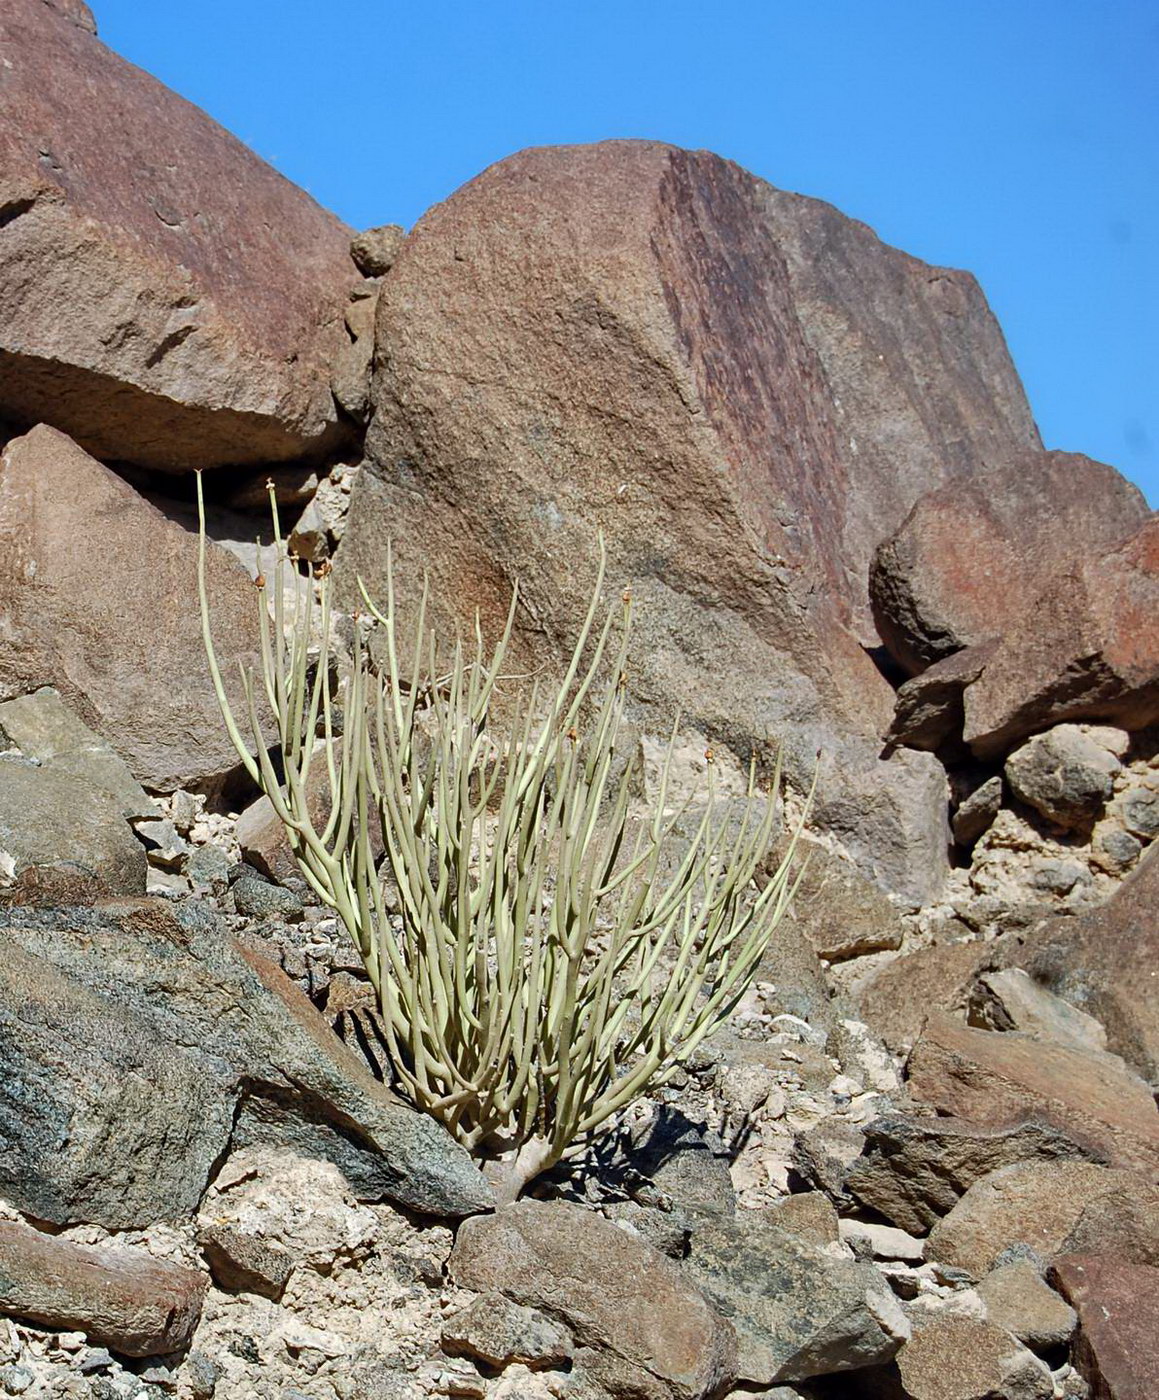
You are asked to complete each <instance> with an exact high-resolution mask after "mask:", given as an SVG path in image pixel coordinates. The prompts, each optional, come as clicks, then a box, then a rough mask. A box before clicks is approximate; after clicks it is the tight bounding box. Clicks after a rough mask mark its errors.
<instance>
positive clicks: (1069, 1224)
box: [926, 1162, 1159, 1278]
mask: <svg viewBox="0 0 1159 1400" xmlns="http://www.w3.org/2000/svg"><path fill="white" fill-rule="evenodd" d="M1014 1245H1024V1246H1027V1247H1028V1248H1029V1249H1031V1250H1032V1251H1033V1252H1034V1254H1035V1255H1036V1256H1037V1257H1038V1258H1039V1259H1040V1260H1041V1261H1042V1262H1043V1263H1049V1262H1050V1261H1051V1260H1052V1259H1054V1258H1055V1257H1056V1256H1058V1255H1060V1254H1074V1253H1085V1252H1087V1251H1091V1252H1100V1251H1106V1252H1108V1253H1114V1254H1118V1255H1120V1256H1121V1257H1123V1258H1124V1259H1131V1260H1134V1261H1135V1262H1137V1263H1141V1264H1154V1263H1156V1262H1159V1187H1157V1186H1156V1185H1155V1184H1154V1182H1153V1181H1150V1180H1148V1179H1147V1178H1145V1177H1142V1176H1138V1175H1137V1174H1135V1173H1134V1172H1127V1171H1121V1170H1117V1169H1115V1168H1113V1167H1101V1166H1098V1165H1097V1164H1095V1163H1093V1162H1020V1163H1018V1164H1017V1165H1015V1166H1010V1167H1001V1168H999V1170H998V1171H995V1172H991V1173H990V1175H989V1176H985V1177H983V1178H982V1179H981V1180H980V1181H977V1182H975V1183H974V1185H973V1186H971V1187H970V1189H969V1190H968V1191H967V1192H966V1194H965V1195H964V1196H963V1197H962V1199H961V1200H960V1201H959V1202H958V1204H957V1205H956V1206H955V1207H954V1209H953V1210H952V1211H951V1212H950V1213H949V1215H947V1216H946V1217H945V1219H944V1220H942V1221H940V1222H939V1223H938V1224H937V1225H936V1226H935V1227H934V1229H933V1230H932V1231H931V1232H930V1237H929V1240H928V1242H927V1245H926V1258H927V1259H936V1260H937V1261H938V1262H939V1263H941V1264H950V1265H953V1266H954V1267H956V1268H960V1269H965V1270H967V1271H968V1272H969V1273H971V1274H973V1275H974V1277H975V1278H982V1277H983V1275H985V1274H987V1273H988V1272H989V1271H990V1269H992V1268H993V1267H994V1264H995V1262H996V1261H997V1259H998V1257H999V1255H1001V1254H1002V1252H1003V1251H1004V1250H1006V1249H1009V1248H1011V1246H1014Z"/></svg>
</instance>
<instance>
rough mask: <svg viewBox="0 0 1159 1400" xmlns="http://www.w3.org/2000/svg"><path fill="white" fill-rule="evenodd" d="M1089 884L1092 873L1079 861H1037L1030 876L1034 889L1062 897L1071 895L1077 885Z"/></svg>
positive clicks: (1051, 859)
mask: <svg viewBox="0 0 1159 1400" xmlns="http://www.w3.org/2000/svg"><path fill="white" fill-rule="evenodd" d="M1089 883H1090V873H1089V872H1088V870H1087V868H1086V866H1085V865H1083V864H1082V863H1081V862H1080V861H1077V860H1059V859H1055V858H1048V859H1046V860H1040V861H1036V862H1035V864H1034V868H1033V870H1032V872H1031V876H1030V885H1031V888H1032V889H1036V890H1041V891H1042V892H1043V894H1056V895H1059V896H1060V897H1061V896H1064V895H1068V894H1070V892H1071V891H1072V890H1073V889H1074V888H1075V886H1076V885H1080V884H1089Z"/></svg>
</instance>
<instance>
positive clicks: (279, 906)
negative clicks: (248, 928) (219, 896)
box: [233, 875, 302, 922]
mask: <svg viewBox="0 0 1159 1400" xmlns="http://www.w3.org/2000/svg"><path fill="white" fill-rule="evenodd" d="M233 902H234V908H235V909H236V910H237V912H238V913H239V914H248V915H249V916H250V917H251V918H258V919H268V918H270V917H273V916H277V917H279V918H283V919H287V920H289V921H291V922H295V921H297V920H298V919H300V918H301V917H302V901H301V899H300V898H299V897H298V895H296V894H295V893H294V891H293V890H288V889H285V888H284V887H283V886H281V885H270V884H267V883H266V882H265V881H264V880H259V879H258V878H257V876H255V875H246V876H244V877H243V878H242V879H240V880H238V881H237V882H236V883H235V884H234V887H233Z"/></svg>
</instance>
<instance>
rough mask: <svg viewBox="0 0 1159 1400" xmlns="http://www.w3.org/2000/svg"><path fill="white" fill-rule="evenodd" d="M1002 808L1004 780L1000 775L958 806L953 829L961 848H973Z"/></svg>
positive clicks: (989, 780) (991, 779) (984, 784)
mask: <svg viewBox="0 0 1159 1400" xmlns="http://www.w3.org/2000/svg"><path fill="white" fill-rule="evenodd" d="M1001 806H1002V779H1001V777H1000V776H999V775H998V774H995V775H994V776H993V777H992V778H987V780H986V781H985V782H984V783H983V784H982V785H981V787H978V788H975V789H974V791H973V792H972V793H971V794H970V795H969V797H967V798H965V799H964V800H963V801H962V802H960V803H959V804H958V810H957V811H956V812H955V813H954V819H953V821H952V822H951V824H950V825H951V828H952V830H953V833H954V840H955V841H956V842H957V843H958V845H959V846H972V845H973V844H974V842H975V841H977V839H978V838H979V836H981V835H982V833H983V832H985V831H987V830H988V829H989V828H990V826H991V824H992V823H993V821H994V818H995V817H996V816H997V815H998V809H999V808H1000V807H1001Z"/></svg>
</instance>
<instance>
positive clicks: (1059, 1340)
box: [978, 1259, 1076, 1351]
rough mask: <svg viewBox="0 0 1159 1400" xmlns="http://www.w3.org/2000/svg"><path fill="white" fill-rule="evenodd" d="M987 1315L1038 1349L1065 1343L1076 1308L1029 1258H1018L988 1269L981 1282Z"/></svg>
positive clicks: (998, 1324)
mask: <svg viewBox="0 0 1159 1400" xmlns="http://www.w3.org/2000/svg"><path fill="white" fill-rule="evenodd" d="M978 1296H979V1297H980V1298H981V1299H982V1301H983V1302H984V1303H985V1304H986V1316H987V1317H988V1318H989V1320H990V1321H991V1322H993V1323H995V1324H996V1325H997V1326H999V1327H1004V1328H1005V1329H1006V1331H1007V1332H1009V1333H1010V1334H1011V1335H1012V1336H1014V1337H1017V1338H1018V1340H1019V1341H1020V1342H1025V1343H1026V1345H1027V1346H1028V1347H1031V1348H1032V1349H1034V1350H1036V1351H1038V1350H1043V1349H1045V1348H1048V1347H1058V1346H1063V1345H1065V1343H1067V1342H1068V1341H1069V1340H1070V1338H1071V1334H1072V1333H1073V1332H1074V1329H1075V1321H1076V1319H1075V1312H1074V1309H1073V1308H1072V1307H1070V1306H1068V1304H1067V1303H1065V1302H1064V1301H1063V1299H1062V1298H1061V1297H1060V1296H1059V1295H1058V1294H1057V1293H1056V1292H1055V1291H1054V1289H1053V1288H1051V1287H1050V1285H1049V1284H1048V1283H1047V1282H1046V1281H1045V1280H1044V1279H1043V1277H1042V1275H1041V1273H1040V1272H1039V1271H1038V1269H1037V1268H1036V1267H1035V1266H1034V1265H1033V1264H1032V1263H1031V1262H1030V1260H1028V1259H1015V1260H1012V1261H1011V1263H1009V1264H1001V1265H999V1267H998V1268H997V1269H994V1270H993V1271H992V1272H990V1273H988V1274H987V1275H986V1277H985V1278H984V1279H983V1280H982V1282H981V1283H980V1284H979V1285H978Z"/></svg>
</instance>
